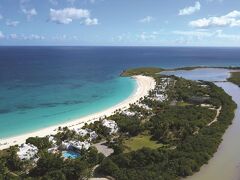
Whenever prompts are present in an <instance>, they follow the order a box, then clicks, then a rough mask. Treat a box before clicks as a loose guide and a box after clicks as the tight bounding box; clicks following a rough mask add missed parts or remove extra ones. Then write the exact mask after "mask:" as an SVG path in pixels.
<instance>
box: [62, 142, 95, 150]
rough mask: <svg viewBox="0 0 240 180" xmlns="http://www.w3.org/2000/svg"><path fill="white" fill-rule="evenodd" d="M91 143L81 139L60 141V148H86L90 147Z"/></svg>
mask: <svg viewBox="0 0 240 180" xmlns="http://www.w3.org/2000/svg"><path fill="white" fill-rule="evenodd" d="M90 146H91V144H90V143H89V142H87V141H84V142H81V141H63V142H62V148H64V149H66V150H71V149H77V150H82V149H85V150H88V149H89V148H90Z"/></svg>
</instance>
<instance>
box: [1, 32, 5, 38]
mask: <svg viewBox="0 0 240 180" xmlns="http://www.w3.org/2000/svg"><path fill="white" fill-rule="evenodd" d="M4 37H5V36H4V34H3V33H2V31H0V39H3V38H4Z"/></svg>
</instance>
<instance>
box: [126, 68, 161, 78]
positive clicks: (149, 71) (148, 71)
mask: <svg viewBox="0 0 240 180" xmlns="http://www.w3.org/2000/svg"><path fill="white" fill-rule="evenodd" d="M163 70H164V69H162V68H155V67H142V68H135V69H128V70H125V71H123V72H122V74H121V76H135V75H146V76H153V75H155V74H156V73H159V72H161V71H163Z"/></svg>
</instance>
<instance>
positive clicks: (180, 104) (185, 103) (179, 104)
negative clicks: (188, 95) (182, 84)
mask: <svg viewBox="0 0 240 180" xmlns="http://www.w3.org/2000/svg"><path fill="white" fill-rule="evenodd" d="M190 105H192V104H190V103H187V102H177V106H182V107H184V106H190Z"/></svg>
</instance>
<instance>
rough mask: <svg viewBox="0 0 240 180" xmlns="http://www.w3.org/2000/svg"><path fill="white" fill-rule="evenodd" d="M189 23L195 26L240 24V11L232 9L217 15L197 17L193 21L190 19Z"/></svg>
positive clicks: (232, 25) (207, 26)
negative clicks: (224, 13) (222, 14)
mask: <svg viewBox="0 0 240 180" xmlns="http://www.w3.org/2000/svg"><path fill="white" fill-rule="evenodd" d="M189 25H190V26H192V27H197V28H209V27H224V26H230V27H234V26H240V11H232V12H230V13H228V14H226V15H224V16H219V17H209V18H202V19H197V20H195V21H191V22H190V23H189Z"/></svg>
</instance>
